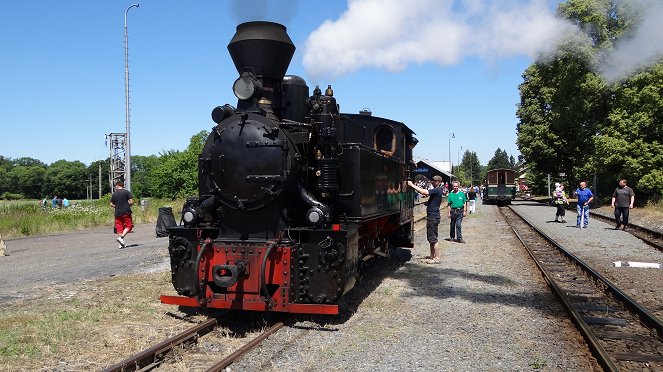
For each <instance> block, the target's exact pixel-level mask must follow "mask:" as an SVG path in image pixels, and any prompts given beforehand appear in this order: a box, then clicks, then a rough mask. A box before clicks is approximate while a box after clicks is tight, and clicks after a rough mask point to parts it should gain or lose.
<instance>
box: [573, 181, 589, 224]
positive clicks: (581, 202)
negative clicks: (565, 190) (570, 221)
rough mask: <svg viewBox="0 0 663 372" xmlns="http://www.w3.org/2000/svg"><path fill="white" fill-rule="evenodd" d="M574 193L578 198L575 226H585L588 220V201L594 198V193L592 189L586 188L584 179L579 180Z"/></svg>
mask: <svg viewBox="0 0 663 372" xmlns="http://www.w3.org/2000/svg"><path fill="white" fill-rule="evenodd" d="M574 194H575V196H576V197H577V198H578V206H577V207H576V209H577V211H578V218H577V220H576V227H580V228H583V227H587V224H588V222H589V221H588V220H589V203H591V202H592V200H594V194H592V190H590V189H588V188H587V183H586V182H585V181H582V182H580V187H579V188H577V189H576V191H575V192H574Z"/></svg>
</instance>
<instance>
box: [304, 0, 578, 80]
mask: <svg viewBox="0 0 663 372" xmlns="http://www.w3.org/2000/svg"><path fill="white" fill-rule="evenodd" d="M575 30H576V29H575V27H574V26H572V25H571V24H570V23H568V22H566V21H563V20H560V19H558V18H556V17H555V15H554V13H553V11H552V9H551V8H550V7H549V6H548V5H547V4H546V2H545V1H544V0H518V1H503V0H465V1H456V0H415V1H402V0H349V1H348V10H347V11H345V12H344V13H343V14H341V16H340V17H339V18H338V19H337V20H335V21H331V20H327V21H325V22H324V23H323V24H322V25H321V26H320V27H319V28H318V29H317V30H315V31H314V32H313V33H311V35H310V36H309V38H308V40H307V42H306V45H305V47H304V59H303V64H304V67H305V68H306V70H307V73H308V74H309V76H311V77H313V78H325V79H330V78H331V79H333V78H335V77H339V76H342V75H345V74H348V73H351V72H353V71H356V70H359V69H362V68H378V69H385V70H388V71H400V70H403V69H405V68H406V67H407V66H408V65H409V64H412V63H417V64H419V63H436V64H439V65H440V66H451V65H455V64H459V63H461V62H462V60H463V59H464V58H466V57H477V56H478V57H481V58H484V59H486V60H492V59H497V58H509V57H514V56H523V55H525V56H531V57H535V56H537V55H539V54H540V53H542V52H546V51H548V50H549V49H550V48H551V46H552V45H553V44H554V41H555V40H556V39H557V38H558V37H559V36H561V35H562V34H564V33H566V32H569V31H570V32H575Z"/></svg>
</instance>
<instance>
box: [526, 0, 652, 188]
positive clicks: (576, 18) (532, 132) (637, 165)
mask: <svg viewBox="0 0 663 372" xmlns="http://www.w3.org/2000/svg"><path fill="white" fill-rule="evenodd" d="M639 5H641V3H640V2H638V1H634V0H623V1H610V0H568V1H566V2H564V3H561V4H560V5H559V7H558V14H559V15H560V16H562V17H564V18H566V19H568V20H570V21H572V22H573V23H575V24H576V25H578V26H579V27H580V28H581V29H583V30H584V31H585V32H586V34H587V35H588V36H589V38H588V40H589V42H587V43H584V44H580V43H577V42H573V41H564V42H561V43H559V45H557V53H556V54H555V56H553V57H548V58H547V59H544V58H541V59H540V60H539V61H537V62H536V63H534V64H532V65H531V66H530V67H529V68H528V69H527V70H526V71H525V72H524V74H523V83H522V84H521V85H520V87H519V88H520V97H521V100H520V105H519V108H518V111H517V116H518V118H519V123H518V125H517V133H518V139H517V144H518V147H519V150H520V152H521V154H522V155H523V160H524V161H525V162H526V163H527V166H528V178H529V177H530V176H531V177H532V179H530V181H532V182H533V184H534V185H536V184H537V183H539V182H540V181H541V179H542V177H545V175H546V174H558V173H562V172H563V173H566V175H567V177H568V181H569V182H570V183H571V184H577V182H578V181H579V180H581V179H585V180H592V179H594V178H595V177H596V178H597V179H598V182H599V183H600V184H602V185H605V186H604V187H603V188H602V190H604V192H605V193H608V192H611V191H612V187H613V186H614V185H616V180H617V179H618V178H621V177H625V178H627V179H629V180H630V181H631V185H635V186H636V188H637V189H636V193H640V195H643V196H644V197H651V196H656V195H662V194H663V191H662V190H663V179H661V178H660V177H661V175H660V172H657V170H660V169H662V168H663V158H662V157H663V155H662V154H663V151H662V148H661V143H662V142H663V141H662V139H661V135H662V133H663V128H661V125H662V124H661V122H662V120H661V119H662V115H661V110H662V107H663V105H662V100H661V91H662V87H661V84H662V83H661V80H662V73H661V63H658V64H656V65H654V66H653V67H650V68H647V69H642V70H641V71H640V72H639V73H637V74H636V75H634V76H632V77H630V78H628V79H626V80H625V81H621V82H618V83H615V84H609V83H606V82H605V81H603V80H602V79H601V78H600V77H599V76H598V75H597V74H595V73H594V72H593V70H595V69H597V68H599V69H600V67H601V64H602V62H601V60H600V58H599V56H601V55H602V54H603V52H604V51H605V50H607V49H608V48H611V47H612V46H613V45H616V43H618V42H619V40H620V38H624V37H627V36H628V33H629V31H630V30H631V28H633V26H634V25H636V24H638V21H639V18H640V17H641V15H642V11H643V8H640V7H639ZM593 186H594V187H597V185H593ZM608 186H609V187H608Z"/></svg>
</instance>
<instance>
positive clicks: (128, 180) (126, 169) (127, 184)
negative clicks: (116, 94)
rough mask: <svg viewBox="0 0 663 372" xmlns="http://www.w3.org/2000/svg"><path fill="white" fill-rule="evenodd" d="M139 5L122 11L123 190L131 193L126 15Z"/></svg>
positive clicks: (127, 31)
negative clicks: (124, 131) (124, 146)
mask: <svg viewBox="0 0 663 372" xmlns="http://www.w3.org/2000/svg"><path fill="white" fill-rule="evenodd" d="M139 6H140V4H132V5H130V6H129V7H128V8H127V10H125V11H124V102H125V117H126V119H125V120H126V130H127V132H126V137H125V142H126V151H125V153H124V156H125V158H124V188H125V189H127V190H129V191H131V119H130V115H129V29H128V28H127V14H129V9H131V8H134V7H136V8H138V7H139ZM111 186H113V185H111Z"/></svg>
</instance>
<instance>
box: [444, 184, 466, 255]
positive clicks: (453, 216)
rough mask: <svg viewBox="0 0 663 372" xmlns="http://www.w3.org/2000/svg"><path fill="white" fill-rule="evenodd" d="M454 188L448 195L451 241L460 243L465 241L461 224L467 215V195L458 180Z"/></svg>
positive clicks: (453, 185)
mask: <svg viewBox="0 0 663 372" xmlns="http://www.w3.org/2000/svg"><path fill="white" fill-rule="evenodd" d="M452 187H453V190H452V191H451V192H450V193H449V196H447V201H448V203H447V211H448V213H449V219H450V220H451V222H450V224H449V237H451V241H456V242H458V243H465V241H464V240H463V233H462V231H461V224H462V222H463V217H465V216H467V195H465V193H464V192H462V191H460V184H459V183H458V181H454V182H453V183H452ZM454 235H455V237H456V239H454Z"/></svg>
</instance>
